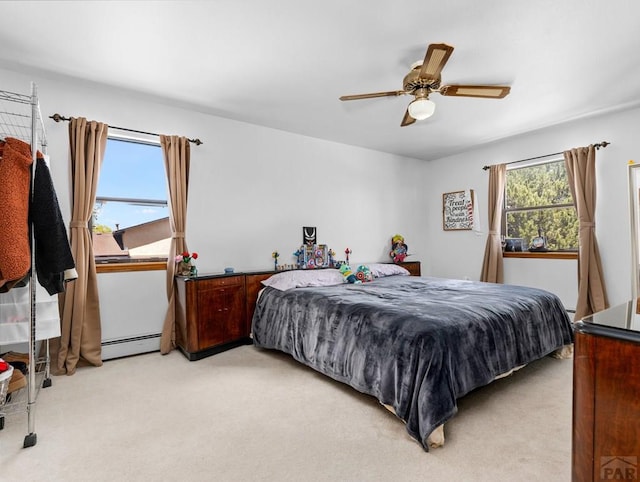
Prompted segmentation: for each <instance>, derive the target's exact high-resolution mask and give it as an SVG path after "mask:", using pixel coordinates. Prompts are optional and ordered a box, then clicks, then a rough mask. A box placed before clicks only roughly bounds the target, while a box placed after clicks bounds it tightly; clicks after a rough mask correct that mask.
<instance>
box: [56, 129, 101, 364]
mask: <svg viewBox="0 0 640 482" xmlns="http://www.w3.org/2000/svg"><path fill="white" fill-rule="evenodd" d="M107 130H108V126H107V125H106V124H102V123H100V122H95V121H91V122H88V121H87V119H84V118H82V117H80V118H77V119H73V118H72V119H71V121H70V123H69V149H70V157H71V177H72V178H71V186H72V208H71V209H72V212H71V223H70V244H71V252H72V254H73V257H74V259H75V263H76V270H77V272H78V278H77V279H76V280H75V281H73V282H71V283H68V284H67V287H66V290H65V292H64V293H62V294H61V295H60V299H59V301H60V310H61V334H60V339H59V344H58V343H54V344H53V346H52V349H53V353H52V356H51V359H52V367H51V370H52V372H53V373H54V374H64V373H66V374H67V375H73V374H74V373H75V371H76V367H77V366H78V364H79V363H80V364H90V365H94V366H101V365H102V347H101V341H102V332H101V325H100V306H99V299H98V280H97V276H96V264H95V260H94V258H93V246H92V240H91V232H90V231H89V220H90V219H91V216H92V214H93V206H94V203H95V199H96V189H97V186H98V177H99V175H100V166H101V165H102V160H103V158H104V151H105V148H106V145H107ZM56 351H57V353H55V352H56Z"/></svg>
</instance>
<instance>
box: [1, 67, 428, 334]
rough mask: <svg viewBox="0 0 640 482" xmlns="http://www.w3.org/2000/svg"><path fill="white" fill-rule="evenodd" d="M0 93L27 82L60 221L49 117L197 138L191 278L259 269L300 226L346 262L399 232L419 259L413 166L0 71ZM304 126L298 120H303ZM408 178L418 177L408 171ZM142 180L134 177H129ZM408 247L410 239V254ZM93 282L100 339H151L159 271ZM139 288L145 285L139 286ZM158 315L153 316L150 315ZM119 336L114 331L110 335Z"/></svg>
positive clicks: (370, 256)
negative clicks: (33, 90)
mask: <svg viewBox="0 0 640 482" xmlns="http://www.w3.org/2000/svg"><path fill="white" fill-rule="evenodd" d="M0 79H1V80H0V88H1V89H3V90H13V91H17V92H25V93H28V92H29V86H30V81H31V80H34V81H36V82H37V84H38V89H39V94H40V101H41V107H42V113H43V116H44V117H45V119H46V123H45V124H46V128H47V133H48V137H49V149H48V152H49V154H50V156H51V171H52V176H53V180H54V183H55V187H56V190H57V194H58V197H59V202H60V205H61V209H62V211H63V214H64V216H65V217H66V218H67V221H68V220H69V216H70V192H69V191H70V184H69V176H70V173H69V161H68V124H67V123H60V124H56V123H55V122H54V121H52V120H50V119H48V116H49V115H51V114H53V113H56V112H57V113H59V114H61V115H64V116H75V117H79V116H82V117H86V118H87V119H89V120H99V121H102V122H106V123H107V124H111V125H115V126H122V127H128V128H133V129H139V130H144V131H150V132H158V133H164V134H178V135H185V136H187V137H190V138H195V137H197V138H200V139H201V140H202V141H203V142H204V144H203V145H201V146H194V145H192V147H191V176H190V184H189V207H188V215H187V216H188V217H187V226H188V227H187V233H186V234H187V243H188V247H189V249H190V250H191V251H196V252H198V254H199V258H198V260H197V267H198V270H199V272H200V273H201V274H206V273H212V272H221V271H222V270H223V268H224V267H227V266H233V267H234V268H235V269H236V271H241V270H268V269H272V267H273V259H272V258H271V253H272V252H273V251H274V250H277V251H278V252H280V254H281V257H280V260H279V261H280V263H282V264H286V263H291V262H293V255H292V253H293V252H294V251H295V250H296V249H297V248H298V247H299V246H300V244H301V242H302V226H316V227H317V229H318V242H319V243H325V244H328V245H329V247H331V248H333V249H334V250H335V251H336V254H337V258H338V259H344V250H345V248H347V247H348V248H350V249H351V250H352V251H353V254H352V255H351V260H352V262H353V263H354V264H355V263H358V262H373V261H386V260H388V259H389V258H388V252H389V250H390V247H391V237H392V236H393V235H394V234H396V233H401V234H402V235H404V236H405V238H406V239H407V242H408V243H409V247H410V248H413V249H412V253H413V255H414V256H413V258H412V259H420V258H421V256H422V253H421V252H420V250H419V249H417V245H418V243H417V240H418V239H425V238H427V233H426V224H425V222H424V220H425V209H424V198H423V193H424V190H423V185H424V181H423V179H421V178H420V175H422V174H423V170H422V166H423V163H422V162H421V161H417V160H414V159H407V158H402V157H398V156H393V155H390V154H385V153H380V152H376V151H371V150H367V149H362V148H356V147H351V146H346V145H342V144H337V143H332V142H326V141H322V140H318V139H314V138H309V137H303V136H299V135H295V134H290V133H287V132H283V131H278V130H274V129H268V128H264V127H259V126H255V125H250V124H246V123H242V122H236V121H231V120H226V119H223V118H220V117H214V116H209V115H205V114H202V113H199V112H196V111H194V110H185V109H182V108H177V107H174V106H170V105H163V104H160V103H158V102H157V101H155V99H149V98H143V97H141V96H139V95H134V94H131V93H128V92H123V91H118V90H115V89H111V88H105V87H104V86H99V85H94V84H88V83H80V82H76V81H70V80H69V79H57V78H51V77H47V76H45V75H44V74H38V73H35V74H32V75H24V74H21V73H16V72H11V71H2V70H0ZM302 121H303V120H302ZM415 173H417V174H418V175H415ZM140 182H144V180H142V179H141V180H140ZM412 242H413V243H414V244H413V246H412ZM141 276H142V275H141V274H134V273H104V274H99V294H100V301H101V306H102V308H101V317H102V323H103V340H105V339H111V338H113V337H114V336H116V335H114V327H115V326H120V325H128V327H127V329H126V330H125V331H126V334H125V335H126V336H129V335H134V334H135V335H139V334H141V333H139V330H136V329H132V328H131V326H133V325H136V324H141V323H144V324H145V325H146V326H151V327H152V328H148V329H149V330H154V331H156V332H159V331H160V330H161V327H162V321H163V318H164V312H165V310H166V306H167V302H166V294H165V288H164V286H165V284H164V276H165V272H164V271H152V272H148V273H144V276H143V278H144V279H141ZM149 286H153V287H155V288H154V289H152V290H150V289H149ZM159 313H161V314H162V316H159ZM118 331H119V332H120V330H118Z"/></svg>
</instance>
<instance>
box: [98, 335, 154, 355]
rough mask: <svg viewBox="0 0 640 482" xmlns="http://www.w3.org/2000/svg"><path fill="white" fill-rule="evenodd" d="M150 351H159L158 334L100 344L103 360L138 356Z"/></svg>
mask: <svg viewBox="0 0 640 482" xmlns="http://www.w3.org/2000/svg"><path fill="white" fill-rule="evenodd" d="M152 351H160V333H154V334H151V335H144V336H138V337H135V338H124V339H119V340H105V341H103V342H102V359H103V360H110V359H112V358H120V357H123V356H131V355H140V354H142V353H149V352H152Z"/></svg>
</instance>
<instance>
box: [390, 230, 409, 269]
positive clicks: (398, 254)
mask: <svg viewBox="0 0 640 482" xmlns="http://www.w3.org/2000/svg"><path fill="white" fill-rule="evenodd" d="M407 249H408V247H407V245H406V244H405V243H404V238H403V237H402V236H400V235H399V234H396V235H395V236H394V237H393V238H391V251H390V252H389V256H390V257H391V259H392V260H393V262H394V263H402V262H403V261H404V260H405V258H406V257H407V256H409V255H408V254H407Z"/></svg>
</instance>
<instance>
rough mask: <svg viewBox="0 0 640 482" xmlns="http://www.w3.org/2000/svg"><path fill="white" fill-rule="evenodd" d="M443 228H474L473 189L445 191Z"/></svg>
mask: <svg viewBox="0 0 640 482" xmlns="http://www.w3.org/2000/svg"><path fill="white" fill-rule="evenodd" d="M442 229H444V230H445V231H459V230H465V229H466V230H471V229H473V189H470V190H467V191H456V192H445V193H444V194H443V195H442Z"/></svg>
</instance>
